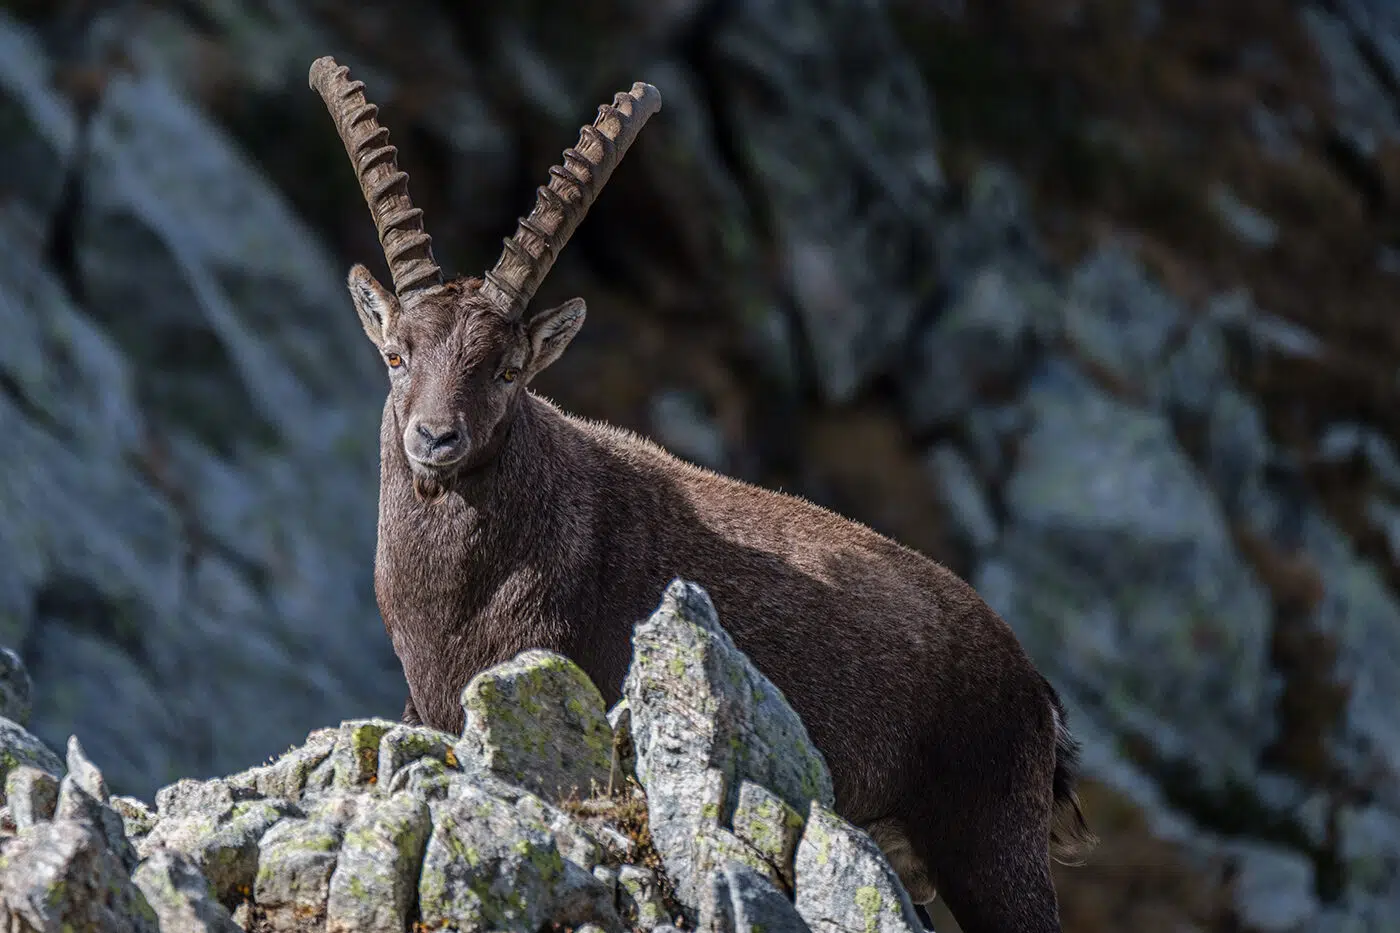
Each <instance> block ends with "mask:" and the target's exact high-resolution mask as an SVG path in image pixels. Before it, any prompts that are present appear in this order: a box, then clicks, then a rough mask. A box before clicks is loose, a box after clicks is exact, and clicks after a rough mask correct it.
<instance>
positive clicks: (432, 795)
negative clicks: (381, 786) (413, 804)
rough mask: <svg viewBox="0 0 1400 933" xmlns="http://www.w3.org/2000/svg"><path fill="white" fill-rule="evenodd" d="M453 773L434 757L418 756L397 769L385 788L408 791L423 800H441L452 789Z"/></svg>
mask: <svg viewBox="0 0 1400 933" xmlns="http://www.w3.org/2000/svg"><path fill="white" fill-rule="evenodd" d="M452 779H453V774H452V772H451V771H449V770H448V767H447V765H446V764H444V763H443V762H441V761H438V760H437V759H436V758H420V759H419V760H417V761H415V762H413V763H412V764H410V765H409V766H408V767H406V768H402V769H400V770H399V772H398V773H397V774H395V775H394V779H393V780H392V781H391V782H390V783H389V787H388V788H387V789H388V791H389V793H391V794H396V793H398V792H399V791H408V792H410V793H412V794H414V795H415V796H419V797H422V798H423V799H424V800H443V799H445V798H446V797H447V794H448V792H449V791H450V790H451V789H452Z"/></svg>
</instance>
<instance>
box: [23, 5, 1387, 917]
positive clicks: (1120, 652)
mask: <svg viewBox="0 0 1400 933" xmlns="http://www.w3.org/2000/svg"><path fill="white" fill-rule="evenodd" d="M323 54H332V55H334V56H336V58H337V59H338V60H339V61H340V62H341V63H343V64H348V65H349V66H350V67H351V69H352V74H353V75H354V76H355V77H358V78H361V79H363V80H364V81H365V82H366V84H367V90H368V93H369V96H370V98H371V100H373V101H375V102H376V103H378V104H379V106H380V108H381V115H382V117H383V119H384V121H385V123H386V125H387V126H389V127H390V129H391V131H392V133H393V138H392V141H393V142H394V143H396V144H397V145H398V146H399V148H400V163H401V165H402V167H403V168H405V169H406V170H407V171H408V172H409V174H410V176H411V182H410V186H411V190H412V193H413V197H414V199H415V202H416V203H417V204H418V205H419V206H421V207H422V208H424V210H425V212H426V222H427V227H428V230H429V232H430V233H432V235H433V237H434V249H435V252H436V255H437V258H438V260H439V261H440V262H441V263H442V264H443V265H444V267H445V268H446V269H447V270H448V271H449V272H480V271H481V270H483V269H484V268H488V267H489V266H490V264H491V263H492V262H494V260H495V258H496V256H497V255H498V253H499V249H500V238H501V237H503V236H505V235H507V234H509V233H510V231H511V229H512V224H513V221H514V219H515V218H516V217H517V216H519V215H520V214H522V213H524V212H525V211H526V210H528V208H529V205H530V204H531V203H532V202H533V190H534V187H535V186H536V185H538V184H541V183H543V182H544V181H545V180H546V178H547V175H546V170H547V169H548V167H549V166H550V165H551V164H554V163H555V162H556V161H557V160H558V158H559V153H560V151H561V150H562V149H563V148H564V147H566V146H568V145H571V144H572V143H573V141H574V140H575V139H576V138H577V133H578V128H579V126H580V125H582V124H583V123H586V122H590V121H591V119H592V116H593V114H594V108H595V107H596V106H597V105H598V104H599V103H602V102H604V101H607V100H610V99H611V96H612V94H613V93H614V92H615V91H617V90H621V89H624V88H626V87H628V86H630V84H631V82H632V81H634V80H638V79H642V80H647V81H650V82H651V83H653V84H655V85H657V86H658V87H659V88H660V90H661V92H662V95H663V99H664V102H665V105H664V109H663V110H662V112H661V113H660V115H659V116H658V118H656V119H655V120H653V121H652V122H651V124H649V125H648V127H647V129H646V131H645V132H644V133H643V134H642V136H641V138H640V140H639V142H638V143H637V145H636V146H635V147H634V148H633V150H632V151H631V153H630V154H629V155H628V157H627V159H626V161H625V163H624V165H623V168H622V169H621V170H620V171H619V172H618V173H617V174H616V175H615V176H614V178H613V180H612V182H611V183H610V184H609V186H608V188H607V190H606V192H605V193H604V195H603V196H602V197H601V198H600V200H599V202H598V203H597V204H596V206H595V207H594V208H593V210H592V212H591V213H590V215H589V217H588V219H587V220H586V222H585V223H584V224H583V225H582V227H581V228H580V230H579V232H578V234H577V235H576V236H575V237H574V239H573V241H572V242H571V244H570V246H569V247H568V249H567V250H566V251H565V253H564V255H563V257H562V258H561V260H560V261H559V263H558V264H557V265H556V266H555V269H554V272H553V273H552V275H551V277H550V279H549V281H548V282H547V283H546V284H545V286H544V288H543V289H542V293H541V294H540V296H539V303H540V304H541V305H545V304H547V303H551V302H554V301H558V300H562V299H564V298H567V297H570V296H572V295H575V294H577V295H583V296H585V297H586V298H587V300H588V303H589V310H590V314H589V320H588V324H587V326H586V327H585V328H584V330H583V332H582V333H581V335H580V337H579V338H578V340H577V341H575V343H574V346H573V347H572V349H571V350H570V352H569V353H568V354H566V355H565V356H564V357H563V359H562V360H561V361H560V362H559V363H558V364H557V365H555V366H554V367H553V368H552V369H550V370H549V371H548V372H547V373H546V374H545V375H544V376H543V377H541V380H540V383H539V384H538V385H537V388H538V389H539V390H540V391H542V392H543V393H545V394H547V395H549V396H551V397H553V398H555V399H557V400H559V401H560V402H561V403H562V404H564V405H565V406H566V407H567V408H569V409H571V410H573V411H575V412H577V413H580V414H583V415H588V416H593V417H600V418H606V419H609V420H611V421H613V422H615V423H618V424H621V425H624V426H627V427H630V428H634V429H636V430H639V431H642V432H645V433H647V434H649V435H651V436H652V437H654V438H656V439H657V440H659V441H661V442H662V443H664V444H666V445H668V446H669V447H670V448H671V449H672V450H673V451H675V452H676V453H678V454H680V455H682V456H685V457H687V458H689V459H692V460H695V461H697V462H700V463H704V464H708V465H711V466H714V467H716V468H719V469H722V470H725V471H727V472H730V473H732V474H734V475H737V476H740V477H743V478H746V479H749V480H752V481H756V482H759V483H763V484H765V485H768V486H771V487H781V488H783V489H785V490H789V491H794V492H798V493H801V494H803V495H805V496H808V497H810V498H812V499H814V500H816V501H818V502H821V503H823V504H826V505H829V506H832V507H834V508H836V509H839V510H841V511H843V512H845V513H846V514H848V515H851V516H852V517H855V518H859V519H861V520H863V521H865V522H867V523H869V524H870V525H872V526H874V527H875V528H877V529H878V530H881V531H883V532H886V533H889V534H891V535H893V536H895V537H897V538H899V539H900V540H901V541H903V542H905V543H907V544H910V545H912V546H915V547H917V548H919V549H921V550H922V551H924V552H925V553H927V554H929V555H931V556H933V557H935V558H938V559H940V560H942V561H944V562H946V563H948V564H949V565H950V566H952V567H953V568H955V569H956V570H957V571H958V572H960V573H962V574H963V575H965V576H966V577H968V578H969V579H971V580H972V581H973V582H974V583H975V584H976V585H977V587H978V588H979V590H980V591H981V592H982V593H983V594H984V596H986V598H987V599H988V600H989V601H990V602H991V603H992V604H993V605H994V606H995V607H996V608H997V609H998V610H999V611H1001V612H1002V613H1003V614H1004V615H1005V616H1006V618H1007V619H1008V620H1009V621H1010V622H1011V623H1012V625H1013V626H1014V627H1015V628H1016V629H1017V631H1018V632H1019V633H1020V635H1021V637H1022V638H1023V639H1024V641H1025V643H1026V644H1027V646H1028V647H1029V648H1030V650H1031V651H1032V652H1033V654H1034V656H1035V658H1036V660H1037V661H1038V663H1039V664H1040V665H1041V666H1042V667H1043V669H1044V670H1045V671H1046V672H1047V674H1048V675H1049V676H1050V677H1051V678H1052V680H1053V681H1054V682H1055V684H1056V685H1057V687H1058V688H1059V689H1060V690H1061V691H1062V692H1063V693H1064V695H1065V697H1066V700H1067V702H1068V703H1069V706H1070V708H1071V716H1072V722H1073V725H1074V728H1075V730H1076V731H1077V732H1078V733H1079V734H1080V735H1081V736H1082V737H1083V739H1084V741H1085V744H1086V750H1085V757H1086V768H1087V771H1088V777H1089V780H1088V782H1087V784H1088V786H1087V787H1086V789H1085V798H1086V807H1087V811H1088V815H1089V818H1090V820H1091V822H1092V824H1093V825H1094V828H1095V829H1096V830H1097V831H1098V833H1099V834H1100V835H1101V836H1102V837H1103V840H1104V842H1103V844H1102V845H1101V846H1100V848H1099V849H1098V850H1097V852H1096V853H1095V855H1094V856H1093V858H1092V859H1091V861H1090V862H1089V863H1088V864H1087V865H1085V866H1082V867H1077V868H1065V869H1063V870H1062V871H1060V872H1059V875H1058V877H1059V885H1060V891H1061V897H1062V901H1063V910H1064V914H1065V926H1066V929H1072V930H1081V931H1108V930H1115V931H1116V930H1122V929H1133V930H1135V931H1138V933H1158V931H1162V933H1166V931H1173V933H1175V931H1182V930H1197V931H1203V933H1205V931H1212V933H1213V931H1295V930H1296V931H1302V930H1308V931H1311V930H1319V931H1329V933H1331V931H1335V933H1342V931H1347V933H1351V931H1358V933H1359V931H1370V930H1393V929H1397V928H1400V602H1397V596H1396V593H1397V587H1398V586H1400V454H1397V451H1396V447H1395V444H1396V441H1397V439H1398V438H1400V404H1397V403H1398V402H1400V309H1397V308H1396V307H1395V304H1396V300H1397V298H1400V212H1397V209H1396V208H1397V198H1398V197H1400V9H1397V8H1396V7H1395V6H1394V5H1393V4H1391V3H1389V2H1387V0H1316V2H1312V3H1301V2H1295V3H1289V2H1283V0H1231V2H1230V3H1219V2H1215V3H1212V2H1206V0H1174V2H1171V3H1167V2H1161V0H981V2H978V3H965V2H961V0H882V2H881V0H807V2H795V0H786V2H784V0H744V2H738V0H709V2H706V0H650V2H647V0H599V2H596V3H588V4H545V3H537V2H522V0H517V2H514V3H495V2H480V3H470V4H466V3H463V4H456V3H429V2H426V0H412V2H406V0H395V2H393V3H390V2H387V0H376V2H366V3H357V4H342V3H335V2H331V0H243V2H239V0H150V2H124V3H123V2H98V0H91V2H74V0H29V2H25V0H0V643H3V644H6V645H9V646H12V647H14V648H15V649H16V650H17V651H18V652H19V653H20V655H21V656H22V657H23V659H24V662H25V663H26V665H27V666H28V668H29V670H30V671H31V673H32V675H33V681H34V684H35V687H34V691H33V696H32V705H33V719H32V728H33V730H34V731H35V732H36V733H37V734H38V735H39V736H40V737H42V738H43V739H44V740H45V741H46V742H47V743H48V744H49V745H50V746H52V747H56V748H57V747H63V745H64V743H65V742H66V740H67V737H68V735H69V734H70V733H76V734H78V735H79V736H81V739H82V742H83V743H84V746H85V747H86V748H87V750H88V751H89V753H90V754H91V755H92V757H93V758H94V759H95V760H98V761H100V762H102V764H103V768H104V771H105V773H106V775H107V779H108V781H109V782H110V784H111V786H112V788H113V790H114V791H115V792H118V793H131V794H139V795H143V796H148V795H149V794H150V793H151V792H152V791H153V789H154V788H156V787H158V786H161V785H164V784H166V783H169V782H170V781H173V780H175V779H176V778H179V777H187V776H190V777H200V776H207V775H213V774H217V773H227V772H229V771H233V770H237V769H240V768H245V767H248V766H249V765H251V764H254V763H256V762H257V761H260V760H262V759H264V758H266V757H267V756H269V755H273V754H276V753H278V752H281V751H283V750H284V749H285V748H286V747H287V746H288V745H289V744H290V743H292V742H297V741H300V740H301V739H302V738H303V737H304V736H305V735H306V734H307V733H308V731H310V730H312V729H314V728H317V727H320V726H324V725H327V724H330V723H334V722H339V721H341V720H344V719H351V718H356V717H365V716H376V715H377V716H391V717H392V716H395V715H396V714H397V712H398V710H399V709H400V708H401V704H402V702H403V696H404V689H405V688H404V686H403V680H402V674H401V672H400V670H399V668H398V664H397V662H396V660H395V658H394V656H393V654H392V652H391V651H390V648H389V644H388V640H387V638H386V637H385V636H384V633H383V629H382V627H381V624H380V621H379V616H378V611H377V609H376V607H375V604H374V597H373V589H372V582H371V565H372V559H373V548H374V533H375V512H376V496H377V470H378V460H377V441H378V431H377V427H378V419H379V406H380V404H381V402H382V399H383V395H384V392H385V389H386V383H385V377H384V376H383V374H382V367H381V365H380V364H379V362H378V361H377V359H376V358H375V356H374V354H373V352H372V348H371V346H370V345H369V343H368V342H367V341H366V340H365V339H364V337H363V335H362V333H361V332H360V329H359V325H358V323H357V322H356V320H355V317H354V313H353V311H352V309H351V306H350V302H349V300H348V296H347V295H346V294H345V291H344V288H343V284H342V283H343V276H344V273H345V270H346V268H347V266H348V265H349V263H351V262H353V261H365V262H367V263H368V264H369V265H370V267H371V268H372V269H374V270H375V271H376V272H377V273H378V274H379V275H380V277H381V279H383V280H384V281H388V276H387V271H386V270H385V268H384V261H383V259H382V256H381V254H380V252H379V249H378V244H377V241H376V238H375V232H374V227H373V225H372V224H371V223H370V221H369V217H368V214H367V212H366V210H365V207H364V203H363V201H362V199H361V197H360V193H359V190H358V188H357V186H356V184H355V181H354V177H353V174H352V172H351V170H350V167H349V164H348V162H347V161H346V159H345V154H344V150H343V149H342V148H341V145H340V142H339V140H338V139H337V137H336V135H335V133H334V130H333V128H332V126H331V123H330V121H329V119H328V117H327V115H326V113H325V109H324V106H323V105H322V103H321V101H320V99H319V98H318V97H317V95H316V94H315V93H314V92H313V91H311V90H309V89H308V87H307V84H306V72H307V67H308V66H309V64H310V62H311V61H312V60H313V59H314V58H316V57H317V56H319V55H323ZM702 582H703V581H702ZM658 596H659V594H658ZM935 920H936V921H937V922H938V923H939V924H940V925H939V926H938V928H939V930H940V931H943V930H953V929H955V926H954V925H953V924H952V922H951V921H950V920H948V919H947V918H946V917H935Z"/></svg>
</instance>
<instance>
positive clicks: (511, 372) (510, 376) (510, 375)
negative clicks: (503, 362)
mask: <svg viewBox="0 0 1400 933" xmlns="http://www.w3.org/2000/svg"><path fill="white" fill-rule="evenodd" d="M519 372H520V370H518V369H507V370H504V371H503V372H502V373H501V378H502V379H504V380H505V381H506V382H514V381H515V377H516V376H517V375H518V374H519Z"/></svg>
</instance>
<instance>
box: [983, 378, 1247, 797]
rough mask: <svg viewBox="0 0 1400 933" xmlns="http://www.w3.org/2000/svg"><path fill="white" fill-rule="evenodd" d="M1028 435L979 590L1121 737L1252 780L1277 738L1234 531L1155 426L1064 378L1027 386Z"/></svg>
mask: <svg viewBox="0 0 1400 933" xmlns="http://www.w3.org/2000/svg"><path fill="white" fill-rule="evenodd" d="M1027 403H1028V407H1029V410H1030V412H1031V417H1032V426H1031V429H1030V432H1029V433H1028V435H1027V436H1026V437H1025V438H1024V439H1023V441H1022V443H1021V445H1020V459H1019V463H1018V465H1017V468H1016V471H1015V472H1014V474H1013V475H1012V477H1011V479H1010V481H1009V483H1008V484H1007V486H1006V489H1005V493H1004V503H1005V507H1006V511H1007V525H1006V527H1005V528H1004V529H1003V532H1002V539H1001V544H1000V547H999V550H998V553H997V555H996V557H995V558H993V559H991V560H988V561H985V562H984V563H983V564H982V565H981V566H980V567H979V568H978V571H977V573H976V574H975V575H974V578H973V583H974V585H975V586H976V587H977V588H978V590H979V592H982V593H983V594H984V597H985V598H987V599H988V601H989V602H990V603H991V604H992V607H993V608H994V609H996V610H997V611H998V612H999V613H1000V614H1001V615H1002V616H1003V617H1004V618H1006V619H1007V621H1008V622H1010V624H1011V625H1012V626H1013V627H1015V628H1016V630H1017V632H1018V634H1019V635H1020V637H1021V639H1022V640H1023V643H1024V644H1025V645H1026V647H1027V650H1028V651H1030V653H1031V654H1032V656H1033V657H1034V658H1035V659H1036V660H1037V661H1038V663H1040V664H1041V665H1042V666H1043V667H1044V669H1045V670H1046V672H1047V674H1048V675H1049V676H1051V677H1052V679H1054V678H1055V677H1056V676H1057V675H1060V674H1062V675H1063V677H1062V680H1061V682H1062V683H1064V684H1065V687H1066V690H1067V691H1068V692H1071V693H1073V692H1074V691H1073V689H1071V688H1073V687H1074V685H1076V684H1083V685H1084V686H1085V687H1086V688H1088V689H1089V690H1092V691H1093V693H1094V694H1095V695H1096V696H1098V697H1102V698H1103V701H1102V702H1103V704H1105V709H1104V710H1103V714H1104V715H1105V716H1106V717H1107V718H1108V721H1110V722H1111V723H1113V724H1114V726H1115V727H1117V728H1122V729H1124V730H1126V731H1130V732H1133V733H1135V734H1138V735H1142V736H1144V737H1146V738H1147V739H1148V740H1149V741H1151V742H1152V743H1154V744H1155V746H1156V751H1157V753H1158V754H1161V755H1163V756H1164V757H1167V758H1172V759H1176V758H1180V759H1183V760H1187V761H1190V762H1192V763H1193V764H1195V765H1197V766H1199V768H1200V770H1201V772H1202V775H1203V777H1204V779H1205V780H1206V781H1207V783H1209V784H1211V785H1212V786H1218V782H1220V781H1222V780H1224V779H1225V778H1226V776H1228V775H1231V774H1233V775H1235V776H1236V777H1237V778H1239V779H1244V780H1248V777H1249V776H1250V775H1252V774H1253V773H1254V771H1255V770H1256V763H1257V760H1258V754H1259V752H1260V750H1261V749H1262V748H1263V746H1264V745H1265V744H1266V743H1267V742H1269V741H1270V738H1271V736H1272V731H1273V723H1272V702H1273V694H1272V691H1273V684H1272V682H1271V679H1270V673H1269V671H1270V664H1269V656H1268V653H1269V643H1270V631H1269V622H1270V608H1269V603H1268V601H1267V599H1266V596H1265V593H1264V591H1263V588H1262V587H1261V585H1260V584H1259V582H1258V581H1257V580H1256V579H1255V577H1254V574H1253V572H1252V570H1251V569H1250V568H1249V567H1248V566H1247V565H1246V564H1245V563H1244V561H1243V559H1242V558H1241V557H1240V556H1239V554H1238V553H1237V552H1236V550H1235V547H1234V543H1233V540H1232V538H1231V535H1230V531H1229V529H1228V527H1227V524H1226V520H1225V517H1224V515H1223V514H1222V511H1221V508H1220V505H1219V504H1218V503H1217V501H1216V499H1215V497H1214V496H1212V494H1211V492H1210V490H1209V489H1208V488H1207V486H1206V484H1205V483H1204V482H1203V480H1202V478H1201V476H1200V475H1199V474H1198V473H1197V471H1196V468H1195V467H1194V466H1193V465H1192V463H1191V461H1190V460H1189V459H1188V458H1187V457H1186V455H1185V453H1184V452H1183V451H1182V450H1181V449H1180V448H1179V447H1178V445H1177V442H1176V440H1175V437H1174V435H1173V432H1172V430H1171V427H1170V426H1169V425H1168V424H1167V423H1166V421H1165V420H1164V419H1163V418H1161V417H1160V416H1157V415H1154V414H1151V413H1149V412H1145V411H1142V410H1139V409H1135V408H1132V407H1129V406H1127V405H1125V404H1123V403H1122V402H1119V401H1117V400H1115V399H1113V398H1110V397H1108V396H1106V395H1105V394H1103V393H1102V392H1101V391H1100V390H1098V389H1097V388H1095V387H1093V386H1092V385H1090V384H1089V383H1088V382H1087V380H1084V379H1083V378H1082V377H1080V376H1078V375H1077V374H1076V373H1075V372H1074V371H1073V370H1072V369H1069V368H1068V367H1056V366H1051V367H1047V368H1046V370H1044V371H1043V372H1042V373H1041V375H1040V376H1039V377H1038V378H1037V379H1036V380H1035V381H1034V382H1032V384H1031V387H1030V391H1029V393H1028V395H1027Z"/></svg>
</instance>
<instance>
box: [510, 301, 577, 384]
mask: <svg viewBox="0 0 1400 933" xmlns="http://www.w3.org/2000/svg"><path fill="white" fill-rule="evenodd" d="M587 313H588V310H587V308H585V307H584V304H583V299H582V298H570V299H569V300H568V301H566V302H564V303H563V304H562V305H560V306H559V307H557V308H550V309H549V310H548V311H541V312H540V313H539V314H536V315H535V316H534V317H532V318H530V323H529V325H527V326H528V328H529V333H530V362H529V363H527V364H526V365H525V373H526V378H527V379H533V378H534V377H535V376H538V375H539V374H540V373H541V372H542V371H543V370H544V369H545V368H546V367H547V366H549V364H550V363H553V362H554V361H555V360H557V359H559V354H561V353H563V352H564V348H565V347H567V346H568V345H569V341H571V340H573V339H574V335H575V334H577V333H578V329H579V328H580V327H582V326H583V319H584V317H585V316H586V315H587Z"/></svg>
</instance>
